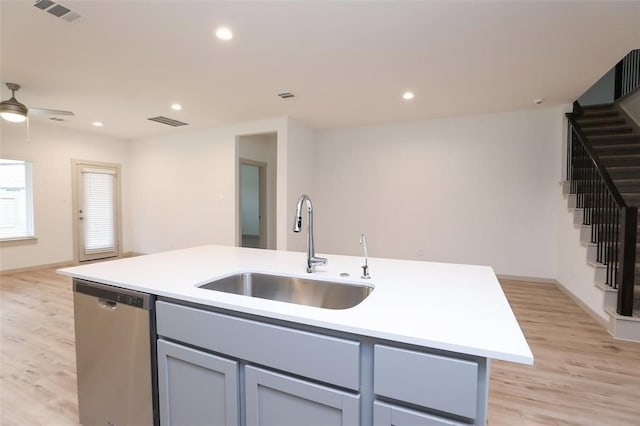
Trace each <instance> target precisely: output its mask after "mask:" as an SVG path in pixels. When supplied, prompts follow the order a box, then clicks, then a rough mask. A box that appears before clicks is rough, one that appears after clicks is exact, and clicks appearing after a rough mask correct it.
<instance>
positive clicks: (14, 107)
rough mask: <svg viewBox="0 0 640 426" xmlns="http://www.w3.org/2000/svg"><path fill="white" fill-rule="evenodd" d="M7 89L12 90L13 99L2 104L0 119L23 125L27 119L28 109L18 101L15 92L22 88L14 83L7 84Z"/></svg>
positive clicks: (0, 105) (0, 106)
mask: <svg viewBox="0 0 640 426" xmlns="http://www.w3.org/2000/svg"><path fill="white" fill-rule="evenodd" d="M7 87H8V88H9V90H11V98H10V99H7V100H6V101H2V102H0V117H2V118H4V119H5V120H7V121H11V122H12V123H22V122H23V121H25V120H26V119H27V111H28V109H27V107H26V106H25V105H24V104H22V103H20V102H18V100H17V99H16V96H15V92H16V90H18V89H19V88H20V86H19V85H17V84H14V83H7Z"/></svg>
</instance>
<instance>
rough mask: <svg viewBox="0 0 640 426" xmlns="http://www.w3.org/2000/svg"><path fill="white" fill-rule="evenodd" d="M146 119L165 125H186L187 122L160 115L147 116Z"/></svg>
mask: <svg viewBox="0 0 640 426" xmlns="http://www.w3.org/2000/svg"><path fill="white" fill-rule="evenodd" d="M147 120H151V121H155V122H157V123H162V124H166V125H167V126H172V127H180V126H188V123H183V122H182V121H178V120H174V119H173V118H167V117H162V116H158V117H151V118H147Z"/></svg>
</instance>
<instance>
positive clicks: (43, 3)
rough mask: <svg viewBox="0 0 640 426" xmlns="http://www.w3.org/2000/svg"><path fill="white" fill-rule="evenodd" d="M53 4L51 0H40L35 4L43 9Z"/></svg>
mask: <svg viewBox="0 0 640 426" xmlns="http://www.w3.org/2000/svg"><path fill="white" fill-rule="evenodd" d="M53 5H54V3H53V2H52V1H51V0H38V1H37V2H36V4H34V6H35V7H37V8H38V9H42V10H47V8H48V7H50V6H53Z"/></svg>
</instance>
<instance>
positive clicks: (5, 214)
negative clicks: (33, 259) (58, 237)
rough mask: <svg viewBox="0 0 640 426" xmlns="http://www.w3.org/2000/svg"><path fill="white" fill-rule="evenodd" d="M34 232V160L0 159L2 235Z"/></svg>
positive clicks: (9, 236) (20, 235)
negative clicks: (32, 168) (32, 166)
mask: <svg viewBox="0 0 640 426" xmlns="http://www.w3.org/2000/svg"><path fill="white" fill-rule="evenodd" d="M33 236H34V230H33V190H32V178H31V162H30V161H19V160H8V159H0V239H2V240H10V239H18V238H29V237H33Z"/></svg>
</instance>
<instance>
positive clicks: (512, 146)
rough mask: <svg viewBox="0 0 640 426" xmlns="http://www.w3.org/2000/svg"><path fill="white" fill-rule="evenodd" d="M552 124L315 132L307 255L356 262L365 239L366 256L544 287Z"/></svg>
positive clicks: (552, 193)
mask: <svg viewBox="0 0 640 426" xmlns="http://www.w3.org/2000/svg"><path fill="white" fill-rule="evenodd" d="M562 120H563V118H562V111H561V110H560V109H559V108H546V109H538V110H531V111H520V112H512V113H502V114H490V115H482V116H466V117H451V118H444V119H434V120H423V121H416V122H410V123H401V124H389V125H380V126H368V127H361V128H350V129H342V130H333V131H327V132H322V133H319V135H318V143H317V145H316V149H315V156H316V159H317V162H316V173H315V176H316V185H315V190H316V193H315V199H314V201H315V202H316V211H315V226H316V230H317V232H316V249H317V250H318V251H319V252H323V253H327V252H328V253H344V254H356V255H360V254H361V248H360V246H359V244H358V241H359V235H360V233H361V232H364V233H366V234H367V242H368V246H369V255H370V256H372V257H392V258H406V259H420V260H430V261H444V262H454V263H472V264H485V265H490V266H493V267H494V269H495V271H496V273H498V274H506V275H518V276H531V277H540V278H554V277H555V275H556V268H557V266H556V257H557V250H556V243H557V239H556V234H557V208H556V206H557V199H556V197H557V187H558V181H560V179H561V175H560V171H561V166H560V163H561V161H560V155H561V153H560V152H559V149H560V147H559V142H558V140H557V137H558V135H557V132H556V130H557V126H558V125H559V123H562ZM576 243H577V242H576ZM372 268H373V266H372ZM372 273H375V271H373V270H372Z"/></svg>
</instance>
